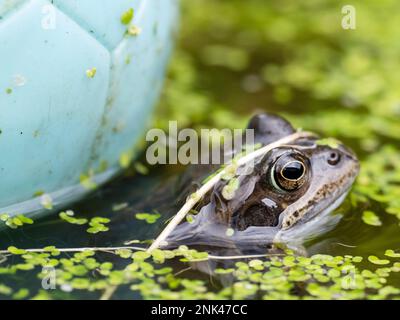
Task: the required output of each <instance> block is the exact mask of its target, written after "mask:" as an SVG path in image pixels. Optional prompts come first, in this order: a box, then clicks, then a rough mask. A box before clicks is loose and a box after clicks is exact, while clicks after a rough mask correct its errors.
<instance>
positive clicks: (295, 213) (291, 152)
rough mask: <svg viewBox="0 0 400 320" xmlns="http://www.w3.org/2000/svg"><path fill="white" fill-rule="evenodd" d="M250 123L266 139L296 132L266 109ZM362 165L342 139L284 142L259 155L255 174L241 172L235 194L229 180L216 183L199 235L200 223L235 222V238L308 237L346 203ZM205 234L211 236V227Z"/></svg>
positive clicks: (231, 225)
mask: <svg viewBox="0 0 400 320" xmlns="http://www.w3.org/2000/svg"><path fill="white" fill-rule="evenodd" d="M249 127H250V128H252V129H254V130H255V140H256V142H260V143H262V144H263V145H267V144H269V143H271V142H273V141H276V140H278V139H280V138H282V137H285V136H288V135H290V134H292V133H294V132H295V130H294V129H293V127H292V126H291V125H290V124H289V123H288V122H287V121H286V120H284V119H282V118H280V117H277V116H272V115H265V114H263V115H258V116H256V117H254V118H253V119H252V120H251V122H250V125H249ZM358 171H359V163H358V160H357V158H356V156H355V154H354V153H353V152H352V151H351V150H349V149H348V148H347V147H345V146H344V145H343V144H341V143H337V144H336V145H326V144H325V145H324V144H320V143H319V141H318V139H317V138H316V137H312V138H302V139H298V140H296V141H293V142H292V143H291V144H290V145H283V146H280V147H279V148H276V149H273V150H271V151H270V152H268V153H267V154H265V155H264V156H263V157H262V158H260V159H259V160H258V161H257V163H256V164H255V167H254V170H252V173H251V174H247V175H238V176H237V177H236V178H237V179H238V181H239V187H238V188H237V189H236V191H235V192H234V195H233V196H230V197H228V199H227V197H226V196H225V197H224V192H223V190H224V187H225V186H226V185H227V183H229V182H227V181H221V182H220V183H219V184H218V185H217V186H215V188H214V190H213V192H212V193H211V195H210V200H209V203H208V204H207V205H206V206H205V207H203V208H202V209H201V211H200V214H199V217H198V218H199V224H201V225H202V227H201V228H199V229H197V232H198V234H197V236H196V237H195V238H199V237H198V235H199V234H202V233H204V231H200V229H202V230H205V229H207V228H211V229H213V232H214V233H215V232H218V231H217V229H221V228H220V227H211V225H217V226H225V230H226V228H227V227H228V228H232V229H233V230H234V231H235V232H234V235H233V236H232V237H231V241H238V242H258V241H262V240H263V239H266V240H267V241H268V240H269V241H270V240H272V239H274V240H276V239H277V238H278V239H280V240H283V241H285V240H286V239H293V238H295V237H301V238H304V237H305V234H307V233H315V226H316V225H318V228H319V229H322V230H323V229H324V228H323V227H321V222H323V221H324V218H326V217H327V214H328V213H330V212H332V211H333V210H335V209H336V208H337V207H338V206H339V205H340V204H341V203H342V201H343V200H344V198H345V196H346V194H347V193H348V191H349V189H350V188H351V186H352V184H353V182H354V180H355V178H356V176H357V174H358ZM316 222H320V223H319V224H318V223H316ZM196 224H197V223H196ZM312 226H313V227H314V228H312ZM192 227H195V225H192ZM222 229H223V227H222ZM222 229H221V230H222ZM177 231H178V232H179V230H177ZM182 231H183V229H182ZM205 234H208V235H207V237H209V238H210V237H211V238H212V236H210V232H209V230H207V232H205V233H204V235H205ZM263 237H264V238H263Z"/></svg>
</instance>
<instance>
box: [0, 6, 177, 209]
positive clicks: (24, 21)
mask: <svg viewBox="0 0 400 320" xmlns="http://www.w3.org/2000/svg"><path fill="white" fill-rule="evenodd" d="M177 6H178V4H177V1H175V0H118V1H115V0H104V1H98V0H53V1H46V0H0V212H7V213H8V214H11V215H12V214H17V213H25V214H28V215H31V216H32V215H37V214H42V213H43V212H46V210H47V209H45V208H43V194H45V195H46V198H45V199H47V200H48V201H50V199H51V205H47V206H45V207H57V206H62V205H65V204H66V203H68V202H69V201H72V200H75V199H77V198H79V197H81V196H82V195H84V194H85V193H86V192H88V191H90V189H91V185H94V184H100V183H103V182H105V181H107V180H108V179H110V178H111V177H112V176H113V175H115V174H116V173H117V172H118V171H119V170H120V169H121V157H124V158H129V157H132V156H133V154H132V151H131V150H132V148H133V146H134V145H135V143H136V142H137V141H138V140H139V139H140V138H141V137H142V136H143V134H144V133H145V129H146V127H147V125H148V123H149V119H150V117H151V114H152V110H153V109H152V107H153V105H154V104H155V102H156V100H157V98H158V94H159V92H160V88H161V86H162V83H163V77H164V72H165V66H166V64H167V61H168V58H169V55H170V51H171V48H172V46H173V38H174V33H175V29H176V25H177V18H178V17H177Z"/></svg>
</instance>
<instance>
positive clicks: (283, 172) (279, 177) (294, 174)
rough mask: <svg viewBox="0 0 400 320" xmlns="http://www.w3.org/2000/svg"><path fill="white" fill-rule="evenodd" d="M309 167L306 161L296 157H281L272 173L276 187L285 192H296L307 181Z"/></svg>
mask: <svg viewBox="0 0 400 320" xmlns="http://www.w3.org/2000/svg"><path fill="white" fill-rule="evenodd" d="M306 172H307V167H306V165H305V163H304V161H302V160H299V159H296V158H294V157H291V156H289V157H281V158H280V159H278V161H277V162H276V163H275V165H274V168H273V170H272V172H271V175H272V177H271V178H272V182H273V184H274V186H275V187H277V188H278V189H281V190H285V191H294V190H297V189H298V188H300V187H301V186H302V185H303V184H304V182H305V181H306Z"/></svg>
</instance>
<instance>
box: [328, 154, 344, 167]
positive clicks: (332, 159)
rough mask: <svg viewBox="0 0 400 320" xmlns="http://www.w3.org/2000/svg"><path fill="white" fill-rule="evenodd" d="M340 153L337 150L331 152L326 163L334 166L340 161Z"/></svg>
mask: <svg viewBox="0 0 400 320" xmlns="http://www.w3.org/2000/svg"><path fill="white" fill-rule="evenodd" d="M340 158H341V156H340V154H339V153H338V152H331V153H330V154H329V157H328V163H329V164H330V165H331V166H335V165H337V164H338V163H339V162H340Z"/></svg>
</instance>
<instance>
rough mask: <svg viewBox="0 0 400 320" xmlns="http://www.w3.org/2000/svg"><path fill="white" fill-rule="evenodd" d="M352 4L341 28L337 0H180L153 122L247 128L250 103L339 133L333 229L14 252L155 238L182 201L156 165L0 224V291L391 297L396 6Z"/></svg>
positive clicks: (392, 1) (399, 126) (398, 193)
mask: <svg viewBox="0 0 400 320" xmlns="http://www.w3.org/2000/svg"><path fill="white" fill-rule="evenodd" d="M353 2H354V3H353V6H354V7H355V9H356V12H357V28H356V29H355V30H345V29H343V28H342V27H341V19H342V17H343V15H342V12H341V7H340V6H339V5H338V3H337V1H325V0H324V1H322V0H321V1H319V0H315V1H307V2H304V3H301V2H299V1H289V0H288V1H265V0H249V1H242V0H229V1H226V0H190V1H182V10H183V14H182V26H181V31H180V35H179V39H178V45H177V49H176V52H175V55H174V57H173V60H172V63H171V66H170V70H169V74H168V77H167V80H166V84H165V89H164V93H163V96H162V97H161V99H160V104H159V106H158V109H157V113H156V114H155V121H154V126H156V127H159V128H163V129H167V128H168V121H169V120H177V121H178V124H179V127H181V128H185V127H191V128H195V129H201V128H220V129H221V128H244V127H245V126H246V123H247V121H248V119H249V118H250V117H251V115H252V114H254V113H256V112H260V111H268V112H276V113H278V114H280V115H283V116H285V117H287V118H288V119H289V120H290V121H291V122H292V123H293V125H294V126H295V127H296V128H304V129H306V130H309V131H313V132H316V133H318V134H320V135H321V136H323V137H334V138H337V139H340V140H342V141H343V142H344V143H345V144H346V145H348V146H349V147H351V148H352V149H353V150H354V151H355V152H356V153H357V155H358V157H359V159H360V160H361V172H360V176H359V178H358V179H357V181H356V183H355V184H354V187H353V189H352V191H351V192H350V194H349V196H348V198H347V199H346V201H345V202H344V203H343V205H342V206H341V207H340V208H339V209H337V210H336V211H337V213H340V214H343V219H342V220H341V221H340V223H339V224H338V225H337V226H336V227H335V228H334V229H333V230H331V231H329V232H327V233H325V234H323V235H321V236H320V237H319V238H317V239H313V240H312V241H310V242H309V243H306V244H305V250H299V251H297V252H292V251H290V250H289V251H288V250H285V249H282V248H281V249H280V250H281V251H280V253H277V254H274V255H270V256H268V257H265V258H260V257H257V258H256V257H252V258H249V259H242V260H236V259H228V260H216V259H215V257H214V256H212V255H208V256H207V255H204V254H202V253H201V252H200V251H209V250H210V248H196V249H197V250H198V251H191V250H189V249H188V248H185V247H182V248H179V250H175V251H157V252H155V253H154V254H153V255H152V256H147V255H146V254H144V253H143V252H140V251H135V250H132V251H128V250H111V249H108V250H107V249H106V248H105V249H104V250H101V251H96V252H93V251H84V252H80V253H76V252H64V253H60V252H58V251H57V250H56V249H55V248H53V247H52V248H46V249H44V252H41V253H27V252H24V251H19V250H17V249H16V248H44V247H46V246H55V247H57V248H81V247H91V248H93V247H100V246H101V247H103V246H104V247H107V248H110V247H119V246H126V244H125V243H126V241H129V240H149V239H154V238H155V236H156V235H157V234H159V232H160V231H161V230H162V229H163V227H164V226H165V224H164V222H165V221H166V220H167V219H168V218H169V217H171V216H172V215H173V214H174V213H176V211H177V209H178V208H179V206H178V205H177V200H178V199H180V197H181V196H182V195H180V194H179V192H178V190H177V189H176V188H175V180H176V179H177V177H178V176H179V174H180V173H181V172H182V170H184V169H183V168H176V167H171V166H169V167H156V168H155V167H152V168H150V173H149V174H147V175H143V176H141V175H138V174H136V175H132V174H130V173H127V174H126V175H124V176H123V177H120V178H118V179H116V180H115V181H114V182H112V183H110V184H108V185H107V186H104V187H102V188H100V189H99V190H97V191H95V192H94V193H93V194H92V195H91V196H89V197H88V198H87V199H84V200H82V201H81V202H80V203H78V204H76V205H74V206H72V207H71V208H68V209H71V210H73V211H74V213H75V215H74V216H73V217H72V216H68V214H64V215H63V219H61V218H60V217H59V216H58V214H54V215H52V216H49V217H47V218H46V219H43V220H40V221H35V222H34V224H33V225H24V226H23V227H22V228H18V229H16V230H11V229H5V230H2V231H1V232H0V249H4V250H5V249H7V248H8V247H10V246H14V247H16V248H11V249H10V251H11V253H9V254H8V253H3V254H2V255H1V256H0V298H14V299H19V298H39V299H42V298H43V299H51V298H75V299H84V298H93V299H98V298H100V297H102V298H108V299H109V298H111V299H112V298H134V299H151V298H159V299H216V298H220V299H255V298H263V299H297V298H304V299H387V298H390V299H391V298H399V297H400V254H399V252H400V251H399V250H400V241H399V240H400V236H399V234H400V233H399V231H400V229H399V228H400V226H399V222H400V200H399V199H400V166H399V163H400V121H399V120H400V96H399V91H398V88H399V86H400V77H399V74H400V73H399V72H396V70H399V69H400V60H399V59H398V57H399V56H400V46H399V45H398V39H399V37H400V29H399V28H398V25H397V24H398V21H399V19H400V3H399V2H398V1H396V0H387V1H384V2H379V3H378V2H376V1H374V0H368V1H367V0H363V1H358V0H357V1H353ZM221 17H224V19H221ZM142 162H143V161H142ZM160 190H161V191H160ZM158 212H159V213H160V215H158ZM137 213H147V215H146V214H144V215H139V216H136V214H137ZM98 217H102V218H107V219H110V221H108V220H104V219H98ZM75 218H76V219H85V220H76V219H75ZM92 218H94V220H93V219H92ZM138 218H139V219H138ZM66 220H68V221H69V222H67V221H66ZM146 220H147V221H146ZM149 222H150V223H149ZM89 223H90V225H89ZM107 228H108V229H109V230H107ZM88 230H89V232H88ZM90 232H97V233H96V234H93V233H90ZM128 246H134V247H146V246H148V242H145V243H138V242H137V241H134V242H130V244H129V245H128ZM212 254H213V255H215V254H219V255H222V254H229V255H231V254H232V255H235V253H232V252H231V251H229V252H227V251H225V252H224V250H219V251H218V252H212ZM2 256H6V258H7V259H3V258H2ZM182 260H183V261H182ZM111 263H112V264H111ZM42 266H54V268H55V270H56V282H57V285H56V287H57V289H56V290H44V289H43V288H42V283H41V278H42V277H46V275H47V276H48V274H43V273H41V271H42Z"/></svg>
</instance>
